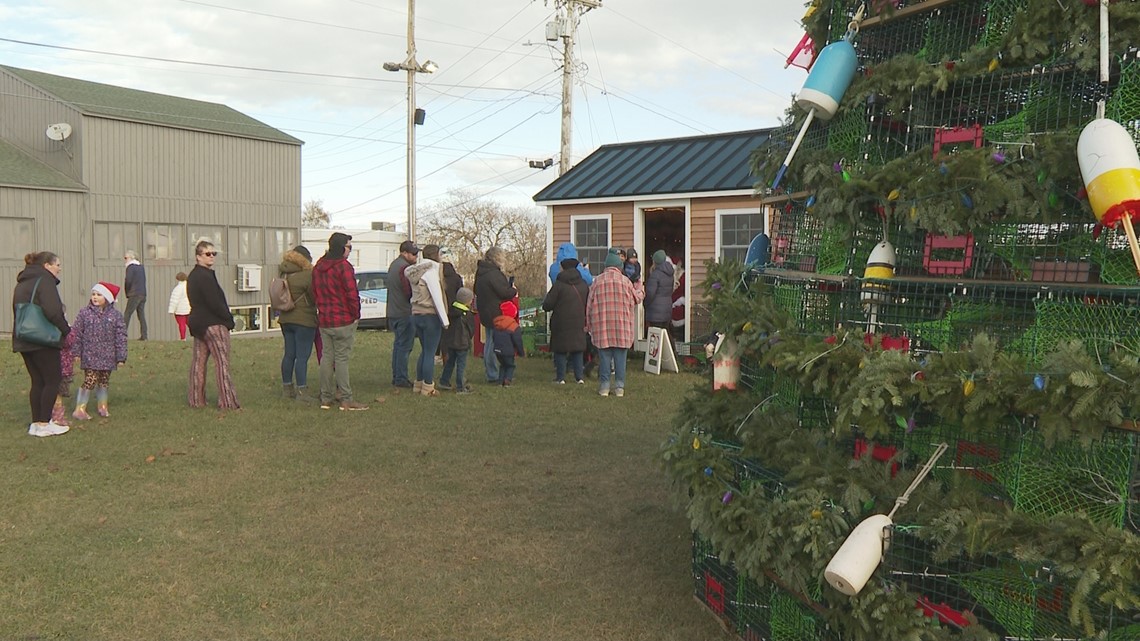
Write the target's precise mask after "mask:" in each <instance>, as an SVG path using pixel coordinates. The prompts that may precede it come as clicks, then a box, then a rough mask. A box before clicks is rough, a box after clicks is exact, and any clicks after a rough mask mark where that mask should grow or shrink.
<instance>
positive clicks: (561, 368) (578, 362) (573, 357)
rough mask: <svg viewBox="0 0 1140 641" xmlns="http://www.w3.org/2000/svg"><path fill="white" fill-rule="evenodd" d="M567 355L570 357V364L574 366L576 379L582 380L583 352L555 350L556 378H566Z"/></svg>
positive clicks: (559, 379)
mask: <svg viewBox="0 0 1140 641" xmlns="http://www.w3.org/2000/svg"><path fill="white" fill-rule="evenodd" d="M567 357H569V358H570V366H571V367H573V368H574V380H576V381H580V380H582V378H583V373H582V369H583V365H582V352H554V380H556V381H564V380H566V358H567Z"/></svg>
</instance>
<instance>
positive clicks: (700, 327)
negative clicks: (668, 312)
mask: <svg viewBox="0 0 1140 641" xmlns="http://www.w3.org/2000/svg"><path fill="white" fill-rule="evenodd" d="M773 131H775V130H774V129H754V130H750V131H739V132H731V133H722V134H712V135H705V136H693V137H687V138H669V139H664V140H651V141H642V142H630V143H620V144H613V145H603V146H602V147H599V148H598V149H597V150H596V151H594V153H592V154H590V155H589V156H587V157H586V158H585V159H583V160H582V162H580V163H578V164H577V165H576V166H575V167H574V168H572V169H571V170H570V171H568V172H566V173H565V174H563V175H562V176H560V177H559V178H558V179H557V180H555V181H554V182H552V183H550V185H548V186H547V187H546V188H544V189H543V190H542V191H540V192H538V193H537V194H535V196H534V200H535V202H536V203H537V204H539V205H544V206H546V209H547V237H548V243H547V245H548V247H549V251H550V257H551V258H550V259H551V261H553V257H554V254H555V252H556V251H557V249H558V246H559V245H561V244H562V243H564V242H568V241H569V242H572V243H574V245H575V246H576V247H577V248H578V254H579V256H580V257H581V259H582V261H583V262H586V263H588V264H589V266H590V270H591V271H592V272H593V273H598V272H599V271H600V270H601V268H602V263H603V261H604V260H605V255H606V251H607V250H608V249H609V248H610V247H613V246H619V247H625V248H630V247H632V248H634V249H636V250H637V252H638V255H639V256H640V258H641V263H642V266H643V268H644V269H646V270H648V269H649V268H650V257H651V256H652V255H653V253H654V252H655V251H657V250H658V249H663V250H665V253H666V254H667V255H668V256H669V257H670V258H671V259H672V260H673V262H674V263H675V264H678V265H680V266H682V267H683V268H684V270H685V273H686V277H685V298H686V300H687V301H692V302H695V303H699V301H694V298H693V295H692V294H693V292H694V285H695V284H698V283H700V282H701V281H702V280H704V278H705V267H704V261H705V260H707V259H709V258H716V259H717V260H721V259H725V258H734V259H739V260H743V259H744V256H745V254H746V253H747V251H748V243H749V242H751V240H752V238H753V237H754V236H755V235H756V234H758V233H760V232H767V231H768V229H767V225H768V220H769V217H770V213H771V212H770V211H769V210H768V209H767V206H766V205H764V204H762V203H761V200H760V197H759V196H758V195H757V193H756V186H755V178H754V177H753V176H752V173H751V171H750V165H749V157H750V156H751V154H752V152H753V150H755V149H756V148H758V147H760V146H761V145H763V144H764V143H765V142H767V140H768V138H769V137H770V135H771V134H772V132H773ZM686 313H687V318H686V322H685V336H684V340H686V341H688V340H693V339H694V338H695V337H698V336H701V335H702V334H703V333H706V332H707V331H708V328H707V318H702V316H701V314H700V312H699V305H694V304H689V305H687V310H686ZM638 327H639V332H640V333H639V336H643V335H644V327H643V323H638ZM678 338H680V337H678Z"/></svg>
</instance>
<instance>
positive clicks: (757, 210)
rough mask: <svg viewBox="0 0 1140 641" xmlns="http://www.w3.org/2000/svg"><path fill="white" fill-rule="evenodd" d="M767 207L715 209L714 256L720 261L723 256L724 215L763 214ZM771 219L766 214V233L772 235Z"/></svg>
mask: <svg viewBox="0 0 1140 641" xmlns="http://www.w3.org/2000/svg"><path fill="white" fill-rule="evenodd" d="M765 209H767V208H766V207H744V208H740V209H716V210H714V212H713V213H714V216H715V217H716V228H715V230H714V231H713V234H714V237H713V258H715V259H716V260H717V261H718V262H719V261H720V257H721V242H720V239H721V227H722V225H721V220H722V218H723V217H724V216H739V215H741V214H761V215H763V214H764V213H765ZM769 219H770V216H767V215H764V233H765V234H768V235H769V236H771V235H772V234H771V232H769V231H768V224H769ZM686 284H688V283H686Z"/></svg>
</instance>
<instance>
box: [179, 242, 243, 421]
mask: <svg viewBox="0 0 1140 641" xmlns="http://www.w3.org/2000/svg"><path fill="white" fill-rule="evenodd" d="M217 255H218V252H217V250H216V249H214V245H213V244H212V243H210V242H208V241H205V240H203V241H199V242H198V245H197V246H196V247H195V248H194V261H195V262H196V263H197V264H196V265H195V266H194V269H192V270H190V275H189V276H188V277H187V278H186V296H187V297H188V298H189V299H190V319H189V325H190V335H191V336H193V337H194V352H193V355H192V356H191V358H190V390H189V392H188V394H187V396H188V400H189V403H190V407H205V406H206V361H207V359H209V357H210V356H213V357H214V370H215V378H216V379H217V381H218V408H219V409H223V410H224V409H238V408H239V407H241V405H240V404H238V399H237V392H236V391H234V380H233V377H232V376H230V330H232V329H233V328H234V315H233V314H232V313H231V312H230V306H229V303H227V302H226V293H225V292H224V291H222V286H221V285H219V284H218V276H217V274H215V273H214V260H215V258H216V257H217Z"/></svg>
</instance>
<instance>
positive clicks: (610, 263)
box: [606, 252, 621, 267]
mask: <svg viewBox="0 0 1140 641" xmlns="http://www.w3.org/2000/svg"><path fill="white" fill-rule="evenodd" d="M606 267H621V256H618V255H617V254H615V253H614V252H610V253H608V254H606Z"/></svg>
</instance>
